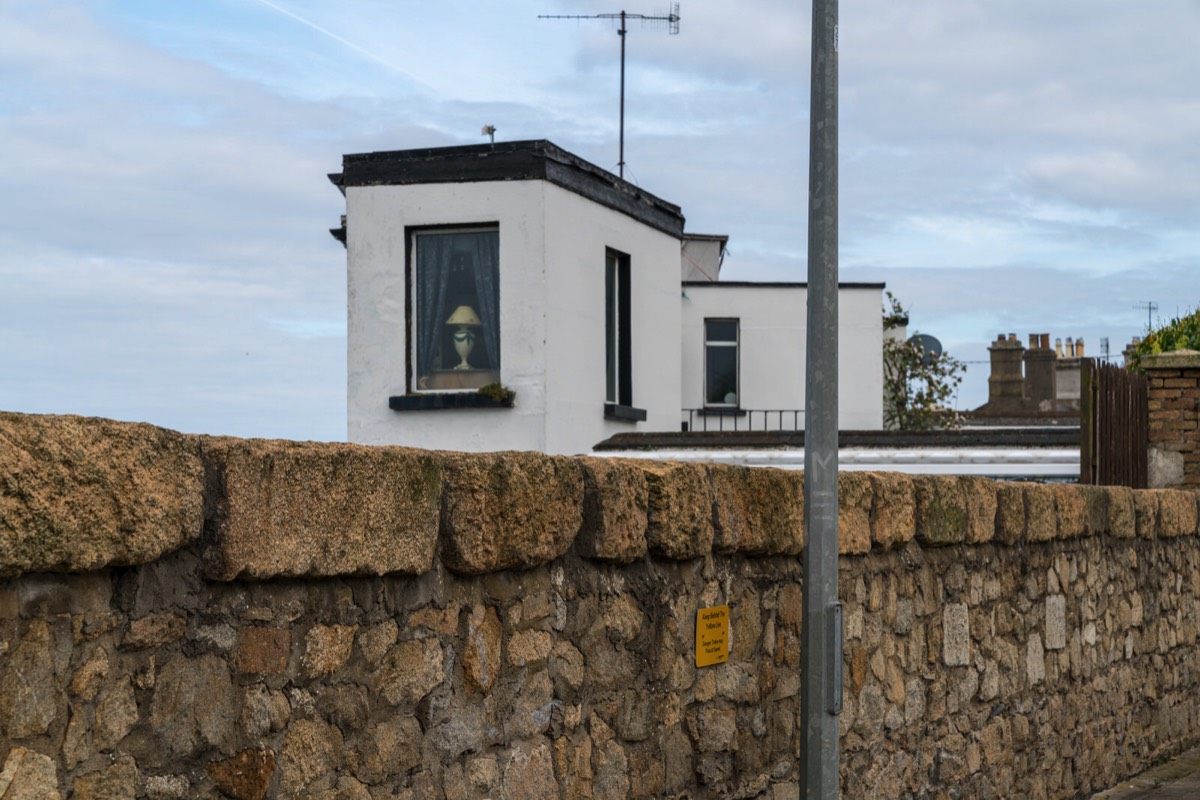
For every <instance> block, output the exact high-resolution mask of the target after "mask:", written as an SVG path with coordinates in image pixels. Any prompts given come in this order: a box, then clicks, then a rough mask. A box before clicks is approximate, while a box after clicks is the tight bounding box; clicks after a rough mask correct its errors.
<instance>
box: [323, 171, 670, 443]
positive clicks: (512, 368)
mask: <svg viewBox="0 0 1200 800" xmlns="http://www.w3.org/2000/svg"><path fill="white" fill-rule="evenodd" d="M346 218H347V243H346V244H347V259H348V265H349V269H348V298H349V301H348V302H349V329H348V346H349V354H348V368H349V375H348V383H347V391H348V404H347V405H348V438H349V440H350V441H352V442H362V443H368V444H402V445H408V446H412V447H421V448H429V449H443V450H466V451H489V450H542V451H545V452H550V453H584V452H588V451H590V450H591V448H592V446H593V445H595V444H596V443H597V442H599V441H601V440H603V439H605V438H607V437H608V436H610V435H612V434H614V433H618V432H622V431H648V430H660V431H661V430H678V427H679V391H680V390H679V367H678V363H677V359H678V354H679V349H680V345H679V336H680V332H679V331H680V325H679V240H678V239H677V238H674V237H672V236H670V235H667V234H664V233H660V232H658V231H656V230H655V229H653V228H650V227H648V226H646V225H644V224H642V223H640V222H637V221H636V220H634V219H632V218H631V217H628V216H626V215H624V214H621V213H618V212H616V211H613V210H611V209H609V208H607V207H604V206H601V205H598V204H596V203H593V202H591V201H588V200H586V199H584V198H582V197H580V196H579V195H577V194H575V193H573V192H570V191H567V190H565V189H562V188H560V187H558V186H555V185H553V184H550V183H548V182H545V181H541V180H529V181H496V182H482V183H458V184H424V185H408V186H364V187H349V188H347V190H346ZM485 222H496V223H498V224H499V229H500V233H499V243H500V340H501V358H500V374H501V382H502V383H503V384H504V385H505V386H507V387H508V388H510V389H513V390H514V391H515V392H516V402H515V407H514V408H512V409H470V410H466V409H442V410H429V411H412V410H404V411H393V410H391V409H389V408H388V398H389V397H390V396H393V395H403V394H405V392H406V391H407V386H406V385H405V383H406V378H405V357H406V347H407V342H406V327H405V295H404V286H405V280H404V272H405V268H406V264H405V262H406V259H405V251H404V247H405V237H404V231H405V228H406V227H408V226H422V225H444V224H457V223H463V224H471V223H485ZM606 247H612V248H614V249H617V250H620V251H621V252H624V253H627V254H628V255H629V256H630V266H631V269H630V272H631V281H632V287H633V296H632V306H633V307H632V316H633V322H632V324H633V335H634V337H635V344H634V352H633V402H634V405H635V406H636V407H639V408H643V409H645V410H646V411H647V413H648V418H647V421H646V422H639V423H633V422H627V421H615V420H606V419H605V418H604V395H605V339H604V336H605V329H604V302H605V292H604V267H605V248H606Z"/></svg>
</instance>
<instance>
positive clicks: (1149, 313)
mask: <svg viewBox="0 0 1200 800" xmlns="http://www.w3.org/2000/svg"><path fill="white" fill-rule="evenodd" d="M1134 308H1136V309H1139V310H1144V311H1145V312H1146V330H1148V331H1149V330H1151V329H1153V327H1154V323H1153V320H1152V319H1151V318H1152V317H1153V316H1154V312H1155V311H1158V303H1156V302H1154V301H1153V300H1145V301H1142V302H1140V303H1138V304H1137V305H1136V306H1134Z"/></svg>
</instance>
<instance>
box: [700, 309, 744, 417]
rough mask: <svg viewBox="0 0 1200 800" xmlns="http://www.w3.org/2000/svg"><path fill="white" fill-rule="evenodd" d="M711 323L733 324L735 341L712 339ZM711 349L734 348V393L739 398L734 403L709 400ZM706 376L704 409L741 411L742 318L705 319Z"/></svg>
mask: <svg viewBox="0 0 1200 800" xmlns="http://www.w3.org/2000/svg"><path fill="white" fill-rule="evenodd" d="M709 323H724V324H729V323H733V336H734V338H733V340H732V341H730V340H728V339H710V338H709V330H708V326H709ZM710 347H722V348H733V359H734V360H733V391H734V395H735V396H736V397H737V401H736V402H734V403H712V402H709V400H708V350H709V348H710ZM703 358H704V362H703V363H704V376H703V384H702V386H701V392H702V398H703V400H704V403H703V405H704V408H706V409H720V410H728V409H734V410H736V409H740V408H741V407H742V320H741V318H740V317H705V318H704V356H703Z"/></svg>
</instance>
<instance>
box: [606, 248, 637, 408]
mask: <svg viewBox="0 0 1200 800" xmlns="http://www.w3.org/2000/svg"><path fill="white" fill-rule="evenodd" d="M630 300H631V296H630V290H629V256H627V255H625V254H624V253H619V252H617V251H616V250H608V251H607V252H606V253H605V258H604V357H605V365H604V366H605V380H604V383H605V393H604V399H605V402H606V403H609V404H611V405H619V406H632V405H633V385H632V384H633V343H632V337H631V334H630V327H631V326H630Z"/></svg>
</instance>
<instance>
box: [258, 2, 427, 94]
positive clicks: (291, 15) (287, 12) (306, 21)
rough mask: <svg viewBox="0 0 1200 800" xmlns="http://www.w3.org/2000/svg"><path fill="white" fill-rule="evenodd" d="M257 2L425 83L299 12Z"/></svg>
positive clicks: (409, 77)
mask: <svg viewBox="0 0 1200 800" xmlns="http://www.w3.org/2000/svg"><path fill="white" fill-rule="evenodd" d="M258 2H260V3H262V4H263V5H264V6H266V7H267V8H269V9H272V10H273V11H277V12H279V13H280V14H283V15H284V16H285V17H288V18H290V19H293V20H295V21H296V22H299V23H300V24H301V25H305V26H307V27H309V28H312V29H313V30H314V31H316V32H317V33H320V34H322V35H324V36H328V37H329V38H330V39H333V40H334V41H335V42H337V43H338V44H342V45H345V46H346V47H349V48H350V49H351V50H353V51H354V52H356V53H358V54H359V55H362V56H365V57H367V58H369V59H371V60H372V61H374V62H375V63H377V64H380V65H382V66H385V67H387V68H388V69H390V70H393V71H394V72H398V73H400V74H401V75H403V76H404V77H406V78H408V79H409V80H411V81H413V82H414V83H418V84H420V85H422V86H424V85H425V84H424V83H423V82H421V81H419V80H417V79H416V78H415V77H413V76H412V75H411V74H409V73H407V72H405V71H404V70H402V69H400V68H399V67H397V66H396V65H395V64H392V63H391V62H389V61H386V60H385V59H383V58H381V57H380V56H377V55H375V54H374V53H372V52H371V51H370V50H368V49H366V48H365V47H362V46H360V45H357V44H355V43H354V42H352V41H350V40H349V39H345V38H343V37H341V36H338V35H337V34H336V33H334V32H333V31H331V30H329V29H328V28H322V27H321V26H320V25H318V24H317V23H315V22H313V21H312V20H309V19H305V18H304V17H302V16H300V15H299V14H297V13H296V12H294V11H290V10H288V9H286V8H284V7H283V6H280V5H276V4H275V3H273V2H271V0H258Z"/></svg>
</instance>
